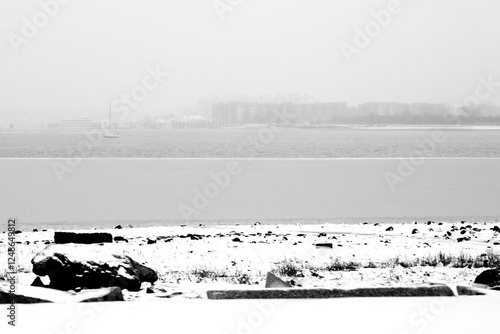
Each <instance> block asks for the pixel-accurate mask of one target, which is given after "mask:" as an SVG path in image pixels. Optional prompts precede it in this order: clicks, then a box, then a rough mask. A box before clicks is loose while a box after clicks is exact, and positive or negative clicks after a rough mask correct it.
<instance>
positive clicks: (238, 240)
mask: <svg viewBox="0 0 500 334" xmlns="http://www.w3.org/2000/svg"><path fill="white" fill-rule="evenodd" d="M233 242H243V241H241V239H240V238H234V239H233Z"/></svg>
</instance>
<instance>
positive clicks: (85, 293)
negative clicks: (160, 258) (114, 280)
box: [70, 286, 124, 303]
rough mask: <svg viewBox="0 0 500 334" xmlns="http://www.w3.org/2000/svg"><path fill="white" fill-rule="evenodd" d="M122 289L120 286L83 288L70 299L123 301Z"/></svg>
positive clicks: (92, 301) (72, 300) (81, 300)
mask: <svg viewBox="0 0 500 334" xmlns="http://www.w3.org/2000/svg"><path fill="white" fill-rule="evenodd" d="M123 300H124V299H123V294H122V290H121V289H120V288H119V287H116V286H113V287H109V288H102V289H92V290H82V291H81V292H80V293H78V294H76V296H74V297H72V298H71V299H70V301H71V302H86V303H96V302H113V301H123Z"/></svg>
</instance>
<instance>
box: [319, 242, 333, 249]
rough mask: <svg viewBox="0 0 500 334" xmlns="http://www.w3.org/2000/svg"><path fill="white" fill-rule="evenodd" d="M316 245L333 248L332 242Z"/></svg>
mask: <svg viewBox="0 0 500 334" xmlns="http://www.w3.org/2000/svg"><path fill="white" fill-rule="evenodd" d="M315 246H316V248H333V244H332V243H331V242H325V243H320V244H315Z"/></svg>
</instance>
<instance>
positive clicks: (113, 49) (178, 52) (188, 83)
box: [0, 0, 500, 117]
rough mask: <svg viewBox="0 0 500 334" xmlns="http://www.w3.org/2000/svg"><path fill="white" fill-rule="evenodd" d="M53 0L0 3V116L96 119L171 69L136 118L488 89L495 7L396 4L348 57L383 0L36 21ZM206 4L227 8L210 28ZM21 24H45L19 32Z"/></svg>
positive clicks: (452, 0) (95, 6)
mask: <svg viewBox="0 0 500 334" xmlns="http://www.w3.org/2000/svg"><path fill="white" fill-rule="evenodd" d="M51 1H52V2H55V1H56V0H41V1H34V0H24V1H19V0H0V36H1V42H0V49H1V53H0V112H1V113H5V112H12V111H16V112H37V113H40V115H47V114H54V113H58V114H59V113H61V112H64V113H66V115H68V116H71V117H72V116H77V115H82V114H83V115H89V116H93V117H98V116H100V115H103V113H104V114H105V113H106V111H107V108H108V103H110V102H111V101H112V100H114V99H117V98H120V96H121V94H124V93H125V94H130V92H131V90H132V89H133V88H134V87H136V86H140V85H142V82H143V79H144V78H145V77H146V76H147V75H148V72H147V70H146V68H147V67H150V68H152V69H154V68H156V67H159V68H160V69H161V71H164V72H167V71H168V72H169V73H170V75H169V76H168V77H167V78H166V79H164V80H163V82H162V83H161V84H159V85H157V87H156V88H154V89H151V91H148V95H147V97H146V98H145V99H144V101H141V102H140V104H139V105H138V107H137V108H136V112H138V113H144V114H148V113H151V114H162V113H163V114H166V113H168V112H171V111H174V112H175V111H176V110H179V108H183V107H184V106H187V105H189V104H192V103H194V102H195V101H196V100H197V99H198V98H201V97H209V96H212V95H226V94H248V95H258V94H276V93H306V94H310V95H312V96H313V97H315V98H316V99H317V100H319V101H345V102H350V103H357V102H365V101H397V102H415V101H429V102H448V103H460V102H462V101H463V99H464V98H465V97H467V96H468V95H470V94H473V93H474V90H475V88H476V86H477V85H478V81H477V77H478V76H484V77H487V76H488V75H493V78H494V79H495V78H496V80H497V81H499V82H500V38H499V33H498V32H499V31H500V20H499V19H498V13H499V12H500V11H499V10H500V2H499V1H498V0H477V1H472V0H471V1H465V0H439V1H436V0H419V1H416V0H413V1H412V0H401V1H400V9H399V13H398V14H393V15H392V16H391V22H390V23H389V24H388V25H387V26H386V27H382V28H381V30H380V32H379V34H378V35H377V36H374V37H372V38H370V39H371V42H370V43H369V45H368V46H366V47H364V48H359V53H357V54H354V55H353V56H352V61H351V62H348V61H347V60H346V58H345V57H344V55H343V53H342V51H341V48H340V45H341V43H343V42H345V43H349V44H351V45H354V42H353V41H354V38H355V35H356V32H355V29H356V28H360V29H365V26H366V25H367V24H368V25H369V24H370V22H371V21H374V18H373V16H372V14H371V11H380V10H382V9H386V8H387V7H388V4H389V3H390V2H391V1H390V0H380V1H379V0H266V1H264V0H252V1H251V0H241V1H237V0H218V1H214V0H162V1H155V0H140V1H139V0H106V1H102V0H101V1H98V0H85V1H82V0H71V1H69V2H68V3H67V4H64V5H59V9H58V12H57V13H56V14H55V15H54V16H53V17H49V19H48V22H44V15H45V14H43V12H42V9H41V7H40V3H48V2H51ZM59 1H61V2H62V0H59ZM65 1H67V0H65ZM214 3H218V4H219V5H220V7H219V8H224V7H223V4H226V6H228V5H227V3H233V4H234V5H233V8H232V10H230V11H229V10H228V11H225V12H224V13H222V16H223V17H224V20H221V18H220V15H219V14H221V13H220V12H219V13H218V12H217V10H216V9H215V7H214ZM238 3H239V4H238ZM225 8H227V7H225ZM46 17H48V16H47V15H46ZM23 18H27V19H28V21H29V22H31V23H33V22H34V21H36V20H35V18H37V19H38V21H37V22H38V24H39V25H43V24H44V23H46V25H45V26H42V27H40V28H37V29H38V32H37V33H36V34H34V36H28V38H26V36H27V35H26V31H28V33H29V29H27V28H26V27H25V26H26V25H27V23H26V21H24V19H23ZM40 22H41V23H40ZM35 23H36V22H35ZM23 27H24V30H25V31H24V32H25V35H24V36H23ZM13 36H15V37H13ZM13 40H15V41H17V43H18V44H17V48H18V52H15V48H16V47H14V46H15V45H16V43H14V42H12V41H13ZM20 41H22V42H20ZM149 83H150V84H151V85H152V84H153V83H154V82H153V81H149ZM155 86H156V85H155ZM492 101H494V102H496V103H498V102H500V88H498V91H497V92H495V93H494V94H493V96H492Z"/></svg>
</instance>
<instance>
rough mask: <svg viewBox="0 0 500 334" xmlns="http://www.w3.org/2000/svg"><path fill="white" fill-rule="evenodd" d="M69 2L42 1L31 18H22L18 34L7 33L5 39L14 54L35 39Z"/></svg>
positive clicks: (68, 0)
mask: <svg viewBox="0 0 500 334" xmlns="http://www.w3.org/2000/svg"><path fill="white" fill-rule="evenodd" d="M70 1H71V0H42V1H40V2H39V3H38V6H39V7H40V9H39V10H38V11H36V12H35V13H34V14H33V15H32V16H31V18H27V17H26V16H24V17H23V18H22V25H21V28H20V31H19V33H17V32H12V31H11V32H9V33H8V34H7V38H8V39H9V42H10V45H11V46H12V49H13V50H14V52H15V53H19V48H20V46H21V45H26V44H28V43H29V42H30V41H31V40H32V39H33V38H35V37H36V36H37V35H38V33H39V32H40V30H41V29H43V28H45V27H46V26H47V25H48V24H49V22H50V20H52V19H53V18H54V17H56V16H57V14H59V11H60V9H61V8H62V6H64V5H66V4H68V3H69V2H70Z"/></svg>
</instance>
